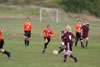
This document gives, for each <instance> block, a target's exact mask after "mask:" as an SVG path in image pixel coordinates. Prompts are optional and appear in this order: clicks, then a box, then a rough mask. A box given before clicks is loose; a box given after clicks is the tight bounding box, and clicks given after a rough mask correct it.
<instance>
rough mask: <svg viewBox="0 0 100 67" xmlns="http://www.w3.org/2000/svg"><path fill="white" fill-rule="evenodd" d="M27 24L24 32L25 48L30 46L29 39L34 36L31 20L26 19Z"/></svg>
mask: <svg viewBox="0 0 100 67" xmlns="http://www.w3.org/2000/svg"><path fill="white" fill-rule="evenodd" d="M26 20H27V22H25V23H24V26H23V31H24V36H25V46H29V38H30V37H31V34H32V24H31V23H30V18H29V17H27V18H26Z"/></svg>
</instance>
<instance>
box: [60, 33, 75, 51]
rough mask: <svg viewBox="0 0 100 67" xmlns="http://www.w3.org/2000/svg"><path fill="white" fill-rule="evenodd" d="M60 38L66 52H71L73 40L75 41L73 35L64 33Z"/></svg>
mask: <svg viewBox="0 0 100 67" xmlns="http://www.w3.org/2000/svg"><path fill="white" fill-rule="evenodd" d="M62 38H65V45H66V48H65V49H66V51H68V50H69V51H72V45H73V39H76V37H75V36H74V34H73V33H71V32H66V33H65V34H64V35H63V36H62Z"/></svg>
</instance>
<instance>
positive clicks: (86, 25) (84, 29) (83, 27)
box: [82, 24, 89, 38]
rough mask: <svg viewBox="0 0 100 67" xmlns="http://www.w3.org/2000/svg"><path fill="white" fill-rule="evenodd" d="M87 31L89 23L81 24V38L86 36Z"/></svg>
mask: <svg viewBox="0 0 100 67" xmlns="http://www.w3.org/2000/svg"><path fill="white" fill-rule="evenodd" d="M88 32H89V24H83V25H82V38H87V37H88Z"/></svg>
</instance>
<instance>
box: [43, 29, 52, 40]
mask: <svg viewBox="0 0 100 67" xmlns="http://www.w3.org/2000/svg"><path fill="white" fill-rule="evenodd" d="M43 32H44V33H45V34H44V37H48V38H50V37H51V36H50V35H49V34H51V35H54V33H53V31H52V30H51V29H50V31H48V30H47V29H44V30H43Z"/></svg>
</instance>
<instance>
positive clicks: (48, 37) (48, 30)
mask: <svg viewBox="0 0 100 67" xmlns="http://www.w3.org/2000/svg"><path fill="white" fill-rule="evenodd" d="M43 33H44V41H45V43H44V48H43V51H42V53H44V52H45V51H46V48H47V45H48V44H49V42H50V40H51V37H52V36H54V32H53V31H52V29H51V28H50V25H47V28H45V29H44V30H43V32H42V33H41V35H43Z"/></svg>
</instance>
